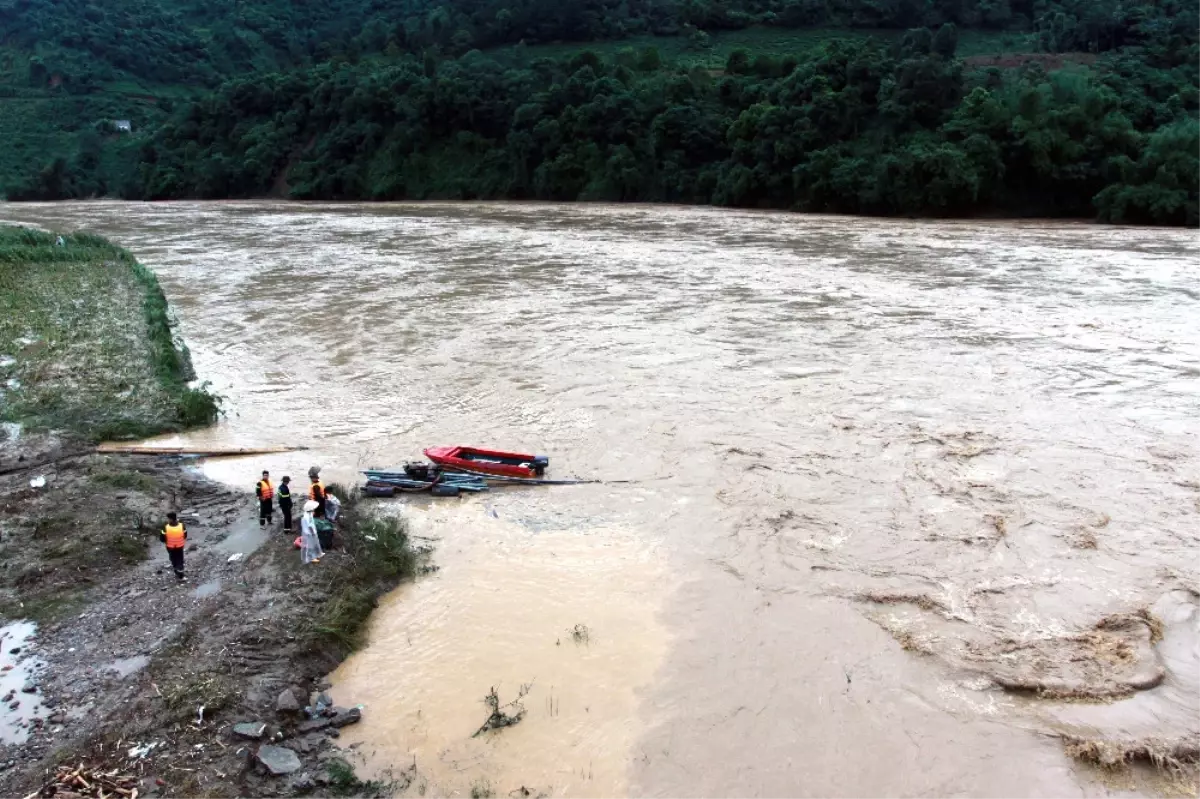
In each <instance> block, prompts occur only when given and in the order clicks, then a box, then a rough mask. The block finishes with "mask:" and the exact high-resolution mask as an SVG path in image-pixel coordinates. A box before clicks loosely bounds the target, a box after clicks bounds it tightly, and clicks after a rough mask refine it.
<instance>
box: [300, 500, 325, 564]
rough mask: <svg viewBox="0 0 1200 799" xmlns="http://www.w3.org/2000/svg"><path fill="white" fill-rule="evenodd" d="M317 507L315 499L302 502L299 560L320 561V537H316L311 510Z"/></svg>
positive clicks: (302, 561)
mask: <svg viewBox="0 0 1200 799" xmlns="http://www.w3.org/2000/svg"><path fill="white" fill-rule="evenodd" d="M316 509H317V503H316V501H315V500H311V499H310V500H308V501H307V502H305V503H304V514H303V515H302V516H301V517H300V562H301V563H320V562H321V556H322V555H324V554H325V553H324V552H323V551H322V550H321V539H320V538H318V537H317V522H316V520H315V519H313V511H315V510H316Z"/></svg>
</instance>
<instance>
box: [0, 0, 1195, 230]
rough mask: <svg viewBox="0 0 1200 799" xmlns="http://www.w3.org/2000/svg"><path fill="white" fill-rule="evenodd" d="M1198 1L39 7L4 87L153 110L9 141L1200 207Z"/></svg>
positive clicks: (77, 161)
mask: <svg viewBox="0 0 1200 799" xmlns="http://www.w3.org/2000/svg"><path fill="white" fill-rule="evenodd" d="M1197 18H1198V14H1197V9H1196V8H1195V7H1194V5H1193V4H1186V3H1181V2H1175V0H1148V1H1147V2H1141V3H1137V2H1117V0H1105V2H1101V3H1095V2H1083V0H1039V1H1038V2H1028V0H1005V2H1001V3H995V2H984V1H983V0H962V1H961V2H954V3H945V2H941V0H917V1H916V2H899V1H897V2H884V3H875V2H872V3H865V2H862V1H861V0H838V1H837V2H822V3H815V2H808V0H732V1H731V2H723V3H716V2H707V1H706V0H697V1H696V2H687V3H683V2H672V1H671V0H667V1H666V2H661V3H660V2H655V3H640V2H639V3H625V2H621V3H618V2H616V1H615V0H589V2H582V3H567V4H557V3H546V2H543V0H490V1H489V0H472V2H462V0H417V1H416V2H413V3H406V4H404V5H403V6H392V5H389V4H387V3H383V4H379V3H366V2H365V0H335V1H334V2H331V3H327V4H321V5H319V6H313V7H310V6H298V5H296V4H284V5H283V6H281V5H280V4H279V2H278V0H244V2H238V3H236V4H234V5H233V6H231V7H229V8H225V7H224V6H223V4H215V5H211V6H210V4H205V5H204V6H199V5H197V6H193V5H188V4H185V3H180V2H179V0H158V1H157V2H139V3H134V2H132V0H125V1H124V2H117V3H114V4H106V5H105V6H104V8H103V9H101V8H100V7H99V6H97V5H93V4H92V3H91V2H90V1H89V0H71V2H67V3H62V4H54V5H53V6H52V5H51V4H48V3H46V4H41V3H25V4H20V5H19V6H15V7H13V8H11V9H8V10H5V11H0V21H3V22H5V23H7V25H8V26H9V27H10V28H11V30H12V31H13V34H12V35H11V36H10V38H9V41H10V42H12V43H13V44H14V45H15V46H17V47H18V48H25V49H24V50H19V51H13V52H11V53H10V55H9V58H8V62H7V63H8V64H9V72H8V73H5V74H7V79H8V82H9V83H10V84H11V85H12V87H13V88H12V90H11V91H10V94H11V95H13V97H14V99H12V100H11V101H3V100H0V102H5V103H6V104H9V105H11V107H12V108H13V109H14V110H19V109H21V108H24V107H25V105H29V107H30V108H34V107H37V104H38V103H40V102H49V101H50V99H52V98H55V97H60V96H62V95H63V94H64V93H72V94H73V95H74V96H78V97H80V98H84V99H86V100H87V101H88V102H91V101H93V100H95V99H96V98H99V97H101V96H107V95H106V94H105V93H106V92H108V91H109V90H110V89H109V88H107V87H110V86H114V87H115V86H117V85H121V86H123V87H125V88H124V91H126V92H129V91H130V89H129V87H130V86H131V85H133V86H139V87H141V89H139V91H143V92H145V94H141V95H137V96H139V97H142V98H143V99H145V98H149V100H147V101H146V103H143V104H141V105H138V104H132V106H131V107H133V106H136V107H137V108H140V109H142V112H143V113H142V114H141V118H140V119H139V120H138V121H137V124H136V126H135V128H134V130H133V131H131V132H129V133H119V134H118V133H114V132H113V130H112V128H111V125H109V126H108V127H105V124H104V123H103V122H102V121H97V120H95V119H93V120H90V121H85V120H83V119H78V120H76V121H75V122H73V123H72V124H74V125H75V126H77V128H78V133H77V134H75V135H74V136H68V137H66V140H70V139H74V144H73V145H72V144H71V143H69V142H68V143H67V144H64V145H63V146H60V147H58V148H57V149H56V150H55V152H57V154H58V156H57V157H55V158H51V159H46V160H41V161H39V162H37V163H36V169H34V170H32V171H24V173H23V174H18V171H16V170H15V169H7V170H6V169H4V168H3V165H0V181H6V182H7V185H8V188H7V194H8V196H9V197H10V198H12V199H55V198H62V197H81V196H92V195H96V194H116V195H119V196H123V197H127V198H144V199H171V198H185V197H199V198H223V197H249V196H262V195H268V194H276V195H285V196H290V197H295V198H303V199H409V198H411V199H433V198H439V199H475V198H480V199H498V198H520V199H544V200H606V201H668V202H688V203H713V204H720V205H731V206H744V207H761V208H791V209H797V210H809V211H835V212H847V213H863V214H884V215H895V214H901V215H903V214H930V215H943V216H953V215H963V214H1006V215H1024V214H1043V215H1060V216H1073V217H1097V218H1099V219H1102V220H1105V221H1111V222H1136V223H1157V224H1189V225H1195V224H1197V223H1198V221H1200V214H1198V211H1197V197H1198V189H1197V185H1198V182H1200V160H1198V157H1197V153H1198V152H1200V123H1198V122H1197V113H1198V111H1200V91H1198V89H1197V80H1198V75H1200V70H1198V59H1200V49H1198V47H1197ZM118 29H119V30H127V29H128V30H136V34H130V36H125V37H119V36H114V35H111V34H112V31H113V30H118ZM35 46H36V50H37V53H38V55H37V56H31V57H30V58H29V59H27V63H26V62H23V61H22V60H21V57H19V56H18V55H17V53H18V52H19V53H20V54H22V55H23V54H24V53H25V52H33V49H34V48H35ZM0 63H3V62H0ZM22 69H24V70H25V71H26V72H27V73H28V74H27V75H22V74H21V71H22ZM56 76H57V77H56ZM56 80H57V83H56V84H55V85H54V86H51V85H50V84H52V83H55V81H56ZM164 81H165V82H167V83H166V84H164V83H163V82H164ZM18 84H20V85H18ZM18 99H20V102H18ZM82 101H83V100H81V102H82ZM129 115H130V116H133V114H132V112H130V114H129ZM5 135H8V134H5V132H4V131H3V130H0V137H3V136H5ZM20 135H24V133H22V132H19V131H14V132H12V133H11V136H13V137H19V136H20ZM56 141H58V140H57V139H56ZM64 141H65V140H64Z"/></svg>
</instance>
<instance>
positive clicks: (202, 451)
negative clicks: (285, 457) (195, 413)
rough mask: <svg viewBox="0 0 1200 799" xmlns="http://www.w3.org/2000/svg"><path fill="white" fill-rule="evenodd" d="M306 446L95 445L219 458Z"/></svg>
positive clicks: (117, 451)
mask: <svg viewBox="0 0 1200 799" xmlns="http://www.w3.org/2000/svg"><path fill="white" fill-rule="evenodd" d="M306 449H308V447H148V446H145V445H143V444H119V443H112V442H109V443H105V444H100V445H98V446H97V447H96V452H99V453H101V454H104V455H197V456H202V457H208V458H220V457H227V456H232V455H272V454H275V453H278V452H299V451H301V450H306Z"/></svg>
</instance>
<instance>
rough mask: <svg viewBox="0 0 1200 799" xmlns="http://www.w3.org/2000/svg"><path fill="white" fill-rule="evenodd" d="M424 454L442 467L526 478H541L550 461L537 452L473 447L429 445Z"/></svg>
mask: <svg viewBox="0 0 1200 799" xmlns="http://www.w3.org/2000/svg"><path fill="white" fill-rule="evenodd" d="M425 457H426V458H429V460H431V461H433V462H434V463H436V464H437V465H438V466H441V467H442V468H443V469H459V470H461V471H465V472H471V473H474V474H494V475H498V476H500V477H523V478H528V479H532V478H535V477H541V476H542V474H544V473H545V471H546V466H547V465H548V463H549V461H548V460H547V459H546V458H545V457H542V456H539V455H528V454H526V453H522V452H501V451H499V450H490V449H477V448H475V447H430V448H429V449H427V450H425Z"/></svg>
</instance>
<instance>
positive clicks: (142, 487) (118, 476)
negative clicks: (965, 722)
mask: <svg viewBox="0 0 1200 799" xmlns="http://www.w3.org/2000/svg"><path fill="white" fill-rule="evenodd" d="M91 478H92V482H94V483H100V484H101V485H106V486H112V487H113V488H130V489H133V490H135V491H147V492H149V491H153V490H154V489H155V487H156V486H157V483H156V482H155V480H154V478H153V477H151V476H150V475H148V474H142V473H141V472H138V471H134V470H132V469H99V470H97V471H95V472H92V475H91Z"/></svg>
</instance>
